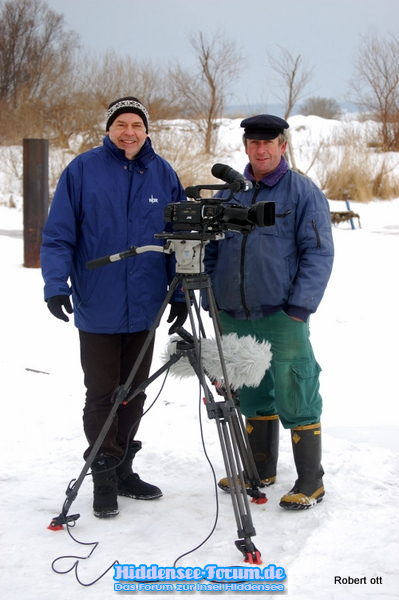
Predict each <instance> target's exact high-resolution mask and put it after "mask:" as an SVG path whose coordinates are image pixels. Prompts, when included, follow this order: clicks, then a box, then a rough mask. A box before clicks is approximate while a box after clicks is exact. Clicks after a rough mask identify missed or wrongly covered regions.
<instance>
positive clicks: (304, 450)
mask: <svg viewBox="0 0 399 600" xmlns="http://www.w3.org/2000/svg"><path fill="white" fill-rule="evenodd" d="M291 441H292V449H293V452H294V461H295V466H296V470H297V473H298V479H297V480H296V482H295V485H294V487H293V488H292V490H291V491H290V492H288V494H286V495H285V496H283V497H282V498H281V500H280V506H282V507H283V508H288V509H291V510H306V509H308V508H311V507H313V506H316V504H318V503H319V502H321V501H322V500H323V496H324V486H323V475H324V471H323V467H322V466H321V463H320V461H321V426H320V423H316V424H314V425H305V426H302V427H295V428H294V429H291Z"/></svg>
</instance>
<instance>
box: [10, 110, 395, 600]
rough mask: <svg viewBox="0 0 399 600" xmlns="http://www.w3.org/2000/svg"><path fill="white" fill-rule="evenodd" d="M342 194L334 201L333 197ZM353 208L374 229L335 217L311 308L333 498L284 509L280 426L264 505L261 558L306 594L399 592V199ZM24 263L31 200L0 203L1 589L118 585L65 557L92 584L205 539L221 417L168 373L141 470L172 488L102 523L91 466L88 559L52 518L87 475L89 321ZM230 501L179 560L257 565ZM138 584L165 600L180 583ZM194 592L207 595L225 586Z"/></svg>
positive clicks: (125, 504)
mask: <svg viewBox="0 0 399 600" xmlns="http://www.w3.org/2000/svg"><path fill="white" fill-rule="evenodd" d="M308 122H309V121H308ZM235 135H236V132H235ZM240 160H241V163H240ZM215 162H216V161H215ZM244 164H245V157H244V156H243V155H242V153H241V159H239V158H237V157H236V159H235V162H234V164H232V166H233V167H234V168H241V170H242V169H243V167H244ZM0 171H1V165H0ZM16 189H17V186H15V190H16ZM14 193H15V194H16V195H17V192H16V191H14ZM337 206H338V205H337V203H335V202H334V209H337ZM351 208H352V209H353V210H355V212H358V213H359V214H360V217H361V224H362V228H361V229H359V228H356V229H355V230H352V229H351V228H350V226H349V224H342V225H340V226H339V227H334V239H335V246H336V261H335V266H334V271H333V275H332V278H331V281H330V284H329V287H328V290H327V292H326V295H325V297H324V299H323V301H322V304H321V306H320V308H319V311H318V312H317V314H316V315H314V316H313V317H312V319H311V331H312V341H313V346H314V350H315V353H316V356H317V359H318V361H319V362H320V364H321V366H322V368H323V372H322V376H321V385H322V394H323V398H324V412H323V420H322V422H323V467H324V469H325V472H326V475H325V487H326V496H325V499H324V501H323V502H322V503H321V504H319V505H318V506H317V507H315V508H314V509H312V510H309V511H304V512H299V513H297V512H290V511H284V510H283V509H281V508H280V507H279V505H278V503H279V499H280V497H281V496H282V495H283V494H284V493H285V492H286V491H288V490H289V489H290V487H291V486H292V484H293V482H294V480H295V470H294V465H293V460H292V452H291V447H290V440H289V433H288V432H286V431H284V430H282V431H281V452H280V459H279V471H278V481H277V483H276V484H275V485H274V486H272V487H271V488H269V489H268V490H267V496H268V502H267V503H266V504H263V505H256V504H253V505H251V514H252V519H253V522H254V526H255V529H256V536H254V537H253V541H254V543H255V545H256V547H257V548H258V549H259V550H260V552H261V554H262V560H263V564H262V568H263V567H266V566H268V565H269V564H274V565H276V566H279V567H282V568H284V569H285V571H286V573H287V578H286V579H285V580H284V581H283V584H284V585H285V588H286V593H288V595H289V596H290V597H292V598H293V599H294V600H330V599H331V600H332V599H334V600H335V599H341V598H342V599H345V600H347V599H348V598H351V599H352V598H355V599H361V600H367V599H368V598H369V597H375V598H378V599H379V598H384V599H385V600H392V599H394V598H399V567H398V558H397V557H398V554H399V527H398V525H399V523H398V521H399V519H398V505H397V504H396V503H397V502H398V503H399V488H398V484H399V464H398V458H399V443H398V438H399V425H398V422H397V414H398V411H397V403H398V399H399V395H398V384H397V380H398V378H397V371H398V364H399V363H398V350H397V340H398V339H399V319H398V318H397V316H396V309H395V306H396V302H397V300H398V295H399V277H398V267H397V259H398V257H399V199H397V200H394V201H391V202H373V203H370V204H368V205H354V204H352V206H351ZM22 263H23V240H22V215H21V210H20V209H18V208H17V209H15V208H14V209H13V208H6V207H5V206H0V265H1V271H0V272H1V278H2V288H1V290H2V291H1V294H0V315H1V330H0V331H1V344H0V376H1V389H2V390H3V394H2V407H1V410H2V414H1V436H0V444H1V456H2V468H1V475H0V481H1V494H0V515H1V548H2V556H3V559H2V562H1V567H0V574H1V576H0V593H1V598H2V599H4V600H6V599H7V600H9V599H10V600H17V599H18V600H47V599H48V600H50V599H51V600H53V599H54V598H57V600H69V599H71V600H72V599H76V598H88V599H92V598H93V599H94V598H96V599H97V600H105V599H108V598H112V597H117V596H118V593H117V592H115V591H114V581H113V569H111V570H110V571H109V572H108V573H107V574H106V575H105V576H104V577H103V578H101V579H100V580H99V581H98V582H97V583H95V584H94V585H92V586H89V587H84V586H81V585H80V584H79V583H78V582H77V580H76V577H75V572H74V571H71V572H69V573H68V574H64V575H60V574H57V573H55V572H54V571H53V570H52V568H51V565H52V562H53V560H54V559H56V558H58V557H61V556H70V555H73V556H78V557H82V558H81V559H79V560H78V566H77V575H78V577H79V578H80V580H81V581H82V582H83V583H86V584H87V583H91V582H92V581H94V580H95V579H97V578H98V577H99V576H100V575H101V574H102V573H103V572H104V571H105V570H106V569H108V567H110V566H111V565H112V563H113V562H114V561H115V560H117V561H119V563H121V564H134V565H141V564H144V565H148V566H150V565H152V564H156V565H159V566H172V565H173V564H174V562H175V560H176V559H177V558H178V557H180V556H181V555H183V554H185V553H187V552H189V551H190V550H191V549H194V548H196V547H197V546H198V545H199V544H200V543H201V542H202V541H203V540H204V539H205V538H206V537H207V536H208V534H209V533H210V532H211V530H212V527H213V525H214V521H215V518H216V494H215V488H214V482H213V477H212V472H211V469H210V467H209V464H208V462H207V460H206V458H205V455H204V450H203V448H202V443H201V427H202V430H203V435H204V439H205V443H206V449H207V453H208V455H209V457H210V460H211V462H212V464H213V467H214V469H215V471H216V476H217V478H219V477H221V476H223V475H224V467H223V461H222V454H221V451H220V446H219V441H218V437H217V431H216V426H215V423H214V422H213V421H212V420H209V419H208V418H207V416H206V411H205V408H204V407H203V405H202V401H201V398H200V397H201V394H200V391H199V389H198V383H197V380H196V379H195V378H192V379H185V380H182V381H179V380H176V379H174V378H172V377H168V379H167V381H166V384H165V386H164V388H163V390H162V392H161V394H160V397H159V399H158V400H157V402H156V403H155V405H154V406H153V407H152V408H151V410H150V411H149V413H148V414H147V415H146V416H145V417H144V419H143V421H142V425H141V428H140V432H139V436H138V437H139V439H141V440H142V442H143V450H142V452H141V453H140V454H139V455H138V456H137V459H136V461H135V465H136V467H137V470H138V472H139V473H140V474H141V476H142V477H143V478H144V479H147V480H148V481H151V482H153V483H155V484H157V485H159V487H161V489H162V491H163V494H164V495H163V497H162V498H161V499H160V500H157V501H154V502H140V501H134V500H130V499H127V498H120V501H119V504H120V514H119V516H118V517H117V518H115V519H114V520H109V521H107V520H106V521H103V520H99V519H96V518H95V517H94V516H93V515H92V511H91V496H92V485H91V481H90V479H89V478H88V479H87V480H86V481H85V482H84V483H83V485H82V487H81V489H80V492H79V494H78V497H77V499H76V500H75V502H74V503H73V505H72V507H71V510H70V513H71V514H72V513H80V515H81V517H80V519H78V520H77V522H76V526H75V527H74V528H73V529H72V530H71V533H72V534H73V536H75V537H76V539H77V540H79V541H80V542H83V543H92V542H99V545H98V547H96V548H95V550H94V551H93V553H92V555H91V556H90V558H89V559H88V560H84V557H86V556H88V554H89V553H90V552H91V550H92V548H93V546H90V545H89V546H85V545H83V546H82V545H78V544H77V543H76V542H74V541H73V540H72V539H71V537H70V536H69V535H68V532H67V531H66V530H63V531H56V532H54V531H50V530H49V529H47V526H48V525H49V523H50V521H51V519H52V518H53V517H55V516H57V515H58V514H59V513H60V512H61V508H62V504H63V502H64V499H65V490H66V488H67V486H68V484H69V482H70V480H72V479H74V478H76V477H78V475H79V474H80V471H81V469H82V466H83V462H82V453H83V451H84V449H85V448H86V443H85V439H84V436H83V433H82V420H81V415H82V406H83V397H84V388H83V383H82V375H81V369H80V364H79V348H78V337H77V331H76V329H75V328H74V326H73V325H72V323H68V324H66V323H63V322H61V321H57V320H56V319H55V318H54V317H52V315H51V314H50V313H49V311H48V310H47V308H46V306H45V303H44V302H43V299H42V280H41V274H40V271H39V270H38V269H26V268H24V267H23V266H22ZM204 318H205V319H207V317H206V316H204ZM208 325H209V323H208ZM167 341H168V336H167V325H166V323H165V322H164V321H163V322H162V323H161V326H160V328H159V331H158V333H157V342H156V350H155V359H154V370H155V369H156V368H158V367H159V366H160V364H161V361H160V356H161V354H162V352H163V349H164V347H165V345H166V343H167ZM161 386H162V381H161V379H158V380H157V381H156V382H155V383H153V384H152V385H151V386H150V387H149V388H148V390H147V393H148V400H147V406H149V405H150V403H151V401H152V400H153V399H155V397H156V396H157V394H158V392H159V390H160V389H161ZM199 414H201V419H200V418H199ZM217 497H218V502H219V515H218V520H217V524H216V529H215V531H214V533H213V534H212V535H211V537H210V539H209V540H208V541H207V542H206V543H205V544H204V545H202V546H201V547H200V548H198V549H197V550H195V551H194V552H193V553H191V554H188V555H186V556H183V557H182V558H181V559H180V560H179V561H178V563H177V566H181V567H187V566H191V567H195V566H199V567H201V568H204V567H205V566H206V565H209V564H215V565H218V566H231V565H240V566H245V565H244V563H243V561H242V556H241V554H240V553H239V552H238V551H237V549H236V547H235V545H234V541H235V540H236V539H237V527H236V522H235V519H234V515H233V511H232V506H231V500H230V497H229V495H227V494H225V493H222V492H220V491H219V492H217ZM75 562H76V559H71V558H67V559H65V560H61V561H58V562H57V563H56V568H57V569H59V570H61V571H66V570H68V569H70V568H71V567H72V566H73V564H74V563H75ZM336 577H341V578H352V580H354V579H355V578H359V579H358V583H346V584H345V583H337V582H336V579H335V578H336ZM341 581H343V580H341ZM349 581H350V580H349ZM172 583H173V582H172ZM191 583H192V582H191ZM202 583H206V582H202ZM121 593H122V592H121ZM132 593H134V594H136V595H139V596H141V595H143V596H146V597H163V596H164V595H165V594H166V593H167V592H148V591H147V592H142V591H136V592H132ZM180 593H181V592H179V591H177V590H174V591H173V592H168V594H169V595H172V596H174V595H176V596H177V595H179V594H180ZM188 593H189V592H185V594H186V595H187V594H188ZM190 593H191V594H194V593H196V595H197V596H198V597H203V598H214V597H215V595H216V596H217V595H218V594H217V592H214V593H211V592H206V591H201V592H200V591H197V592H195V591H192V592H190ZM250 593H255V592H243V591H234V592H231V591H228V592H224V595H225V596H228V597H230V596H232V597H234V598H237V599H238V598H244V597H248V594H250ZM263 593H265V594H266V596H268V597H270V598H277V597H278V596H279V594H277V593H271V594H269V593H267V592H263ZM255 595H257V593H255Z"/></svg>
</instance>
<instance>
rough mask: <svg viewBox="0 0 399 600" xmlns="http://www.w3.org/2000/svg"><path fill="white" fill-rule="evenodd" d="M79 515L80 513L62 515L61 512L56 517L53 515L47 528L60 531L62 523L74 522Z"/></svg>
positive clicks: (62, 526)
mask: <svg viewBox="0 0 399 600" xmlns="http://www.w3.org/2000/svg"><path fill="white" fill-rule="evenodd" d="M79 517H80V515H63V514H62V513H61V514H60V515H58V517H54V519H53V520H52V521H51V523H50V525H49V526H48V527H47V529H50V531H60V530H61V529H64V523H74V522H75V521H77V520H78V519H79Z"/></svg>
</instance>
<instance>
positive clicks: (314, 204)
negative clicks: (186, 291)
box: [205, 170, 334, 321]
mask: <svg viewBox="0 0 399 600" xmlns="http://www.w3.org/2000/svg"><path fill="white" fill-rule="evenodd" d="M223 193H224V192H223ZM235 198H236V200H237V201H238V202H239V203H240V204H243V205H245V206H250V205H251V203H252V202H254V201H255V202H261V201H267V202H274V203H275V207H276V220H275V225H273V226H272V227H256V228H255V230H254V231H253V232H252V233H250V234H248V235H242V234H240V233H232V232H229V231H228V232H226V234H225V238H224V239H223V240H221V241H218V242H210V243H209V244H208V245H207V246H206V249H205V269H206V271H207V272H208V273H209V274H210V275H211V281H212V288H213V292H214V295H215V299H216V303H217V305H218V307H219V308H220V309H222V310H224V311H226V312H227V313H228V314H229V315H230V316H232V317H234V318H236V319H240V320H246V319H250V320H253V319H259V318H262V317H263V316H266V315H268V314H272V313H274V312H277V311H279V310H284V311H286V312H287V314H289V315H290V316H293V317H298V318H300V319H302V320H304V321H306V320H307V318H308V317H309V315H310V314H311V313H314V312H315V311H316V309H317V307H318V305H319V303H320V301H321V299H322V297H323V294H324V291H325V289H326V286H327V282H328V280H329V277H330V274H331V269H332V265H333V255H334V247H333V239H332V230H331V220H330V209H329V205H328V202H327V199H326V198H325V196H324V195H323V193H322V192H321V191H320V190H319V189H318V188H317V186H316V185H314V184H313V183H312V182H311V181H310V180H309V179H308V178H307V177H304V176H302V175H300V174H298V173H296V172H294V171H291V170H288V171H287V172H286V173H284V175H283V176H282V177H281V179H280V180H279V181H278V182H277V183H275V184H274V185H272V186H269V185H265V184H264V183H263V182H262V181H260V182H256V183H255V182H254V187H253V189H251V190H249V191H247V192H240V193H238V194H236V195H235Z"/></svg>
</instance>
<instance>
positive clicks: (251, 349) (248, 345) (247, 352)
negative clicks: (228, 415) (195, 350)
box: [161, 333, 272, 390]
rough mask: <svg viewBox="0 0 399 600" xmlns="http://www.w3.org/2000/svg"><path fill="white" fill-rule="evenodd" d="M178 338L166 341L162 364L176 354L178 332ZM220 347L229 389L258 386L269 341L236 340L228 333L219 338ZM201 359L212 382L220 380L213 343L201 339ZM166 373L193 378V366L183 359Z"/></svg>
mask: <svg viewBox="0 0 399 600" xmlns="http://www.w3.org/2000/svg"><path fill="white" fill-rule="evenodd" d="M179 336H180V337H173V338H171V339H170V341H169V344H168V346H167V347H166V348H165V351H164V353H163V355H162V357H161V358H162V362H163V363H166V362H167V361H168V360H169V359H170V357H171V356H172V355H173V354H174V353H175V352H176V344H177V342H178V341H180V340H181V338H182V335H181V334H180V333H179ZM221 344H222V350H223V356H224V359H225V367H226V373H227V377H228V379H229V383H230V385H231V386H232V387H233V389H235V390H238V389H240V388H242V386H243V385H246V386H248V387H258V386H259V384H260V382H261V381H262V379H263V377H264V375H265V373H266V371H267V370H268V369H269V367H270V364H271V360H272V352H271V345H270V342H268V341H263V342H259V341H258V340H256V339H255V338H254V337H252V336H250V335H245V336H243V337H240V338H239V337H238V335H237V334H236V333H228V334H227V335H222V337H221ZM201 357H202V364H203V367H204V369H205V371H206V373H207V374H208V375H209V376H210V377H212V378H213V379H215V380H216V381H219V382H220V381H222V379H223V368H222V365H221V361H220V355H219V350H218V346H217V343H216V340H214V339H212V338H202V339H201ZM169 372H170V374H171V375H174V376H175V377H179V378H185V377H192V376H193V375H195V371H194V369H193V367H192V366H191V364H190V362H189V360H188V358H187V357H185V356H183V357H182V358H181V359H180V360H179V361H178V362H175V363H174V364H173V365H171V367H170V371H169Z"/></svg>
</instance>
